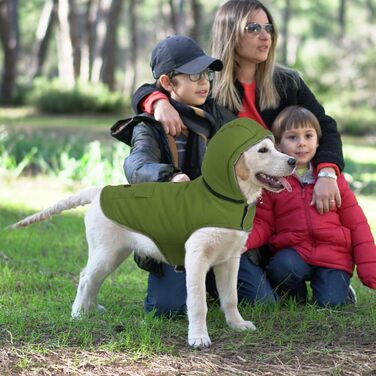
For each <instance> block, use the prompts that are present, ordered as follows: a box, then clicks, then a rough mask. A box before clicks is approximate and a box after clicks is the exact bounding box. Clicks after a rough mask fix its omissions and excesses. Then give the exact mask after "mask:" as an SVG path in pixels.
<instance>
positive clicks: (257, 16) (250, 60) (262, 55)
mask: <svg viewBox="0 0 376 376" xmlns="http://www.w3.org/2000/svg"><path fill="white" fill-rule="evenodd" d="M249 23H256V24H260V25H262V26H265V25H267V24H269V19H268V16H267V15H266V13H265V12H264V11H263V10H262V9H258V10H256V11H254V12H253V13H252V14H251V15H250V17H249V19H248V20H247V24H249ZM271 45H272V35H271V34H270V33H268V31H267V30H266V29H265V27H262V30H261V32H260V33H258V34H257V33H253V32H249V31H247V30H245V33H244V36H243V37H242V38H241V40H240V43H239V45H238V46H237V47H236V48H235V54H236V62H237V63H238V64H239V65H240V66H244V65H248V64H259V63H262V62H263V61H265V60H266V59H267V58H268V54H269V51H270V47H271Z"/></svg>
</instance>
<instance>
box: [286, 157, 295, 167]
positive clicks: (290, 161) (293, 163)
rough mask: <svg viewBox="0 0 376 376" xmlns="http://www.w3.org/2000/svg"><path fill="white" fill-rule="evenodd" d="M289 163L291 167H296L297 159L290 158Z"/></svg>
mask: <svg viewBox="0 0 376 376" xmlns="http://www.w3.org/2000/svg"><path fill="white" fill-rule="evenodd" d="M287 163H288V164H289V166H295V164H296V160H295V158H289V159H288V161H287Z"/></svg>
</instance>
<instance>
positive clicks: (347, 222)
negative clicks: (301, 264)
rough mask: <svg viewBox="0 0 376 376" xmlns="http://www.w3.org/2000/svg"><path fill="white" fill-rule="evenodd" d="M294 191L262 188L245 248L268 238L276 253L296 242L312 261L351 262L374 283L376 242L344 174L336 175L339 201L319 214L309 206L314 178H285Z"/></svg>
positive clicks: (345, 265)
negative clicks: (309, 181)
mask: <svg viewBox="0 0 376 376" xmlns="http://www.w3.org/2000/svg"><path fill="white" fill-rule="evenodd" d="M288 181H289V183H290V184H291V187H292V192H288V191H286V190H284V191H282V192H281V193H277V194H276V193H271V192H264V193H263V196H262V202H260V203H258V204H257V210H256V217H255V220H254V224H253V228H252V230H251V233H250V235H249V237H248V240H247V244H246V246H247V249H253V248H258V247H260V246H262V245H265V244H269V245H270V246H271V247H272V250H273V252H274V253H276V252H278V250H281V249H283V248H288V247H291V248H294V249H295V250H296V251H297V252H299V254H300V256H301V257H302V258H303V260H304V261H305V262H306V263H308V264H310V265H315V266H321V267H326V268H331V269H339V270H344V271H346V272H348V273H350V274H352V272H353V270H354V264H355V265H356V266H357V273H358V276H359V278H360V280H361V281H362V283H363V284H364V285H366V286H368V287H370V288H373V289H376V246H375V241H374V239H373V236H372V232H371V229H370V227H369V225H368V223H367V219H366V217H365V215H364V213H363V211H362V209H361V208H360V206H359V205H358V202H357V200H356V198H355V196H354V194H353V192H352V191H351V190H350V187H349V186H348V184H347V182H346V181H345V179H344V177H343V175H340V176H339V177H338V180H337V182H338V187H339V190H340V192H341V197H342V206H341V208H340V209H337V210H336V211H331V212H329V213H325V214H323V215H320V214H319V213H318V212H317V210H316V207H315V206H310V201H311V198H312V192H313V186H314V185H313V184H308V185H306V186H304V187H303V185H302V184H301V183H300V182H299V181H298V179H297V178H295V177H293V176H290V177H289V178H288Z"/></svg>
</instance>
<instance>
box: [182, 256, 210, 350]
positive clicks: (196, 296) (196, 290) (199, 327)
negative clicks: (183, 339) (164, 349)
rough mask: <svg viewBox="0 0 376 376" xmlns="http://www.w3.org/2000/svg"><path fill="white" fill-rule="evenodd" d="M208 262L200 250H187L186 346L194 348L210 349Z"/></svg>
mask: <svg viewBox="0 0 376 376" xmlns="http://www.w3.org/2000/svg"><path fill="white" fill-rule="evenodd" d="M208 269H209V265H208V261H207V259H206V257H205V256H203V255H202V252H201V251H200V250H193V251H190V250H187V253H186V256H185V270H186V283H187V313H188V321H189V326H188V344H189V346H192V347H195V348H205V347H210V345H211V341H210V338H209V334H208V329H207V326H206V314H207V310H208V308H207V305H206V287H205V279H206V273H207V271H208Z"/></svg>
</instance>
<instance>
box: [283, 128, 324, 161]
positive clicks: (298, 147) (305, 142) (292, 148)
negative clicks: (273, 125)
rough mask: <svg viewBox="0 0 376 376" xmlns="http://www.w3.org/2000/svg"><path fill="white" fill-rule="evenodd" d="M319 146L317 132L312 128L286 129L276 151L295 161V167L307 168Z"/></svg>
mask: <svg viewBox="0 0 376 376" xmlns="http://www.w3.org/2000/svg"><path fill="white" fill-rule="evenodd" d="M318 146H319V144H318V137H317V132H316V130H315V129H314V128H312V127H300V128H291V129H287V130H286V131H285V132H283V133H282V136H281V141H280V143H279V144H278V145H277V147H278V149H279V150H280V151H281V152H282V153H285V154H288V155H290V156H291V157H294V158H295V159H296V167H297V168H301V167H308V163H309V162H310V161H311V159H312V158H313V157H314V156H315V154H316V149H317V147H318Z"/></svg>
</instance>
